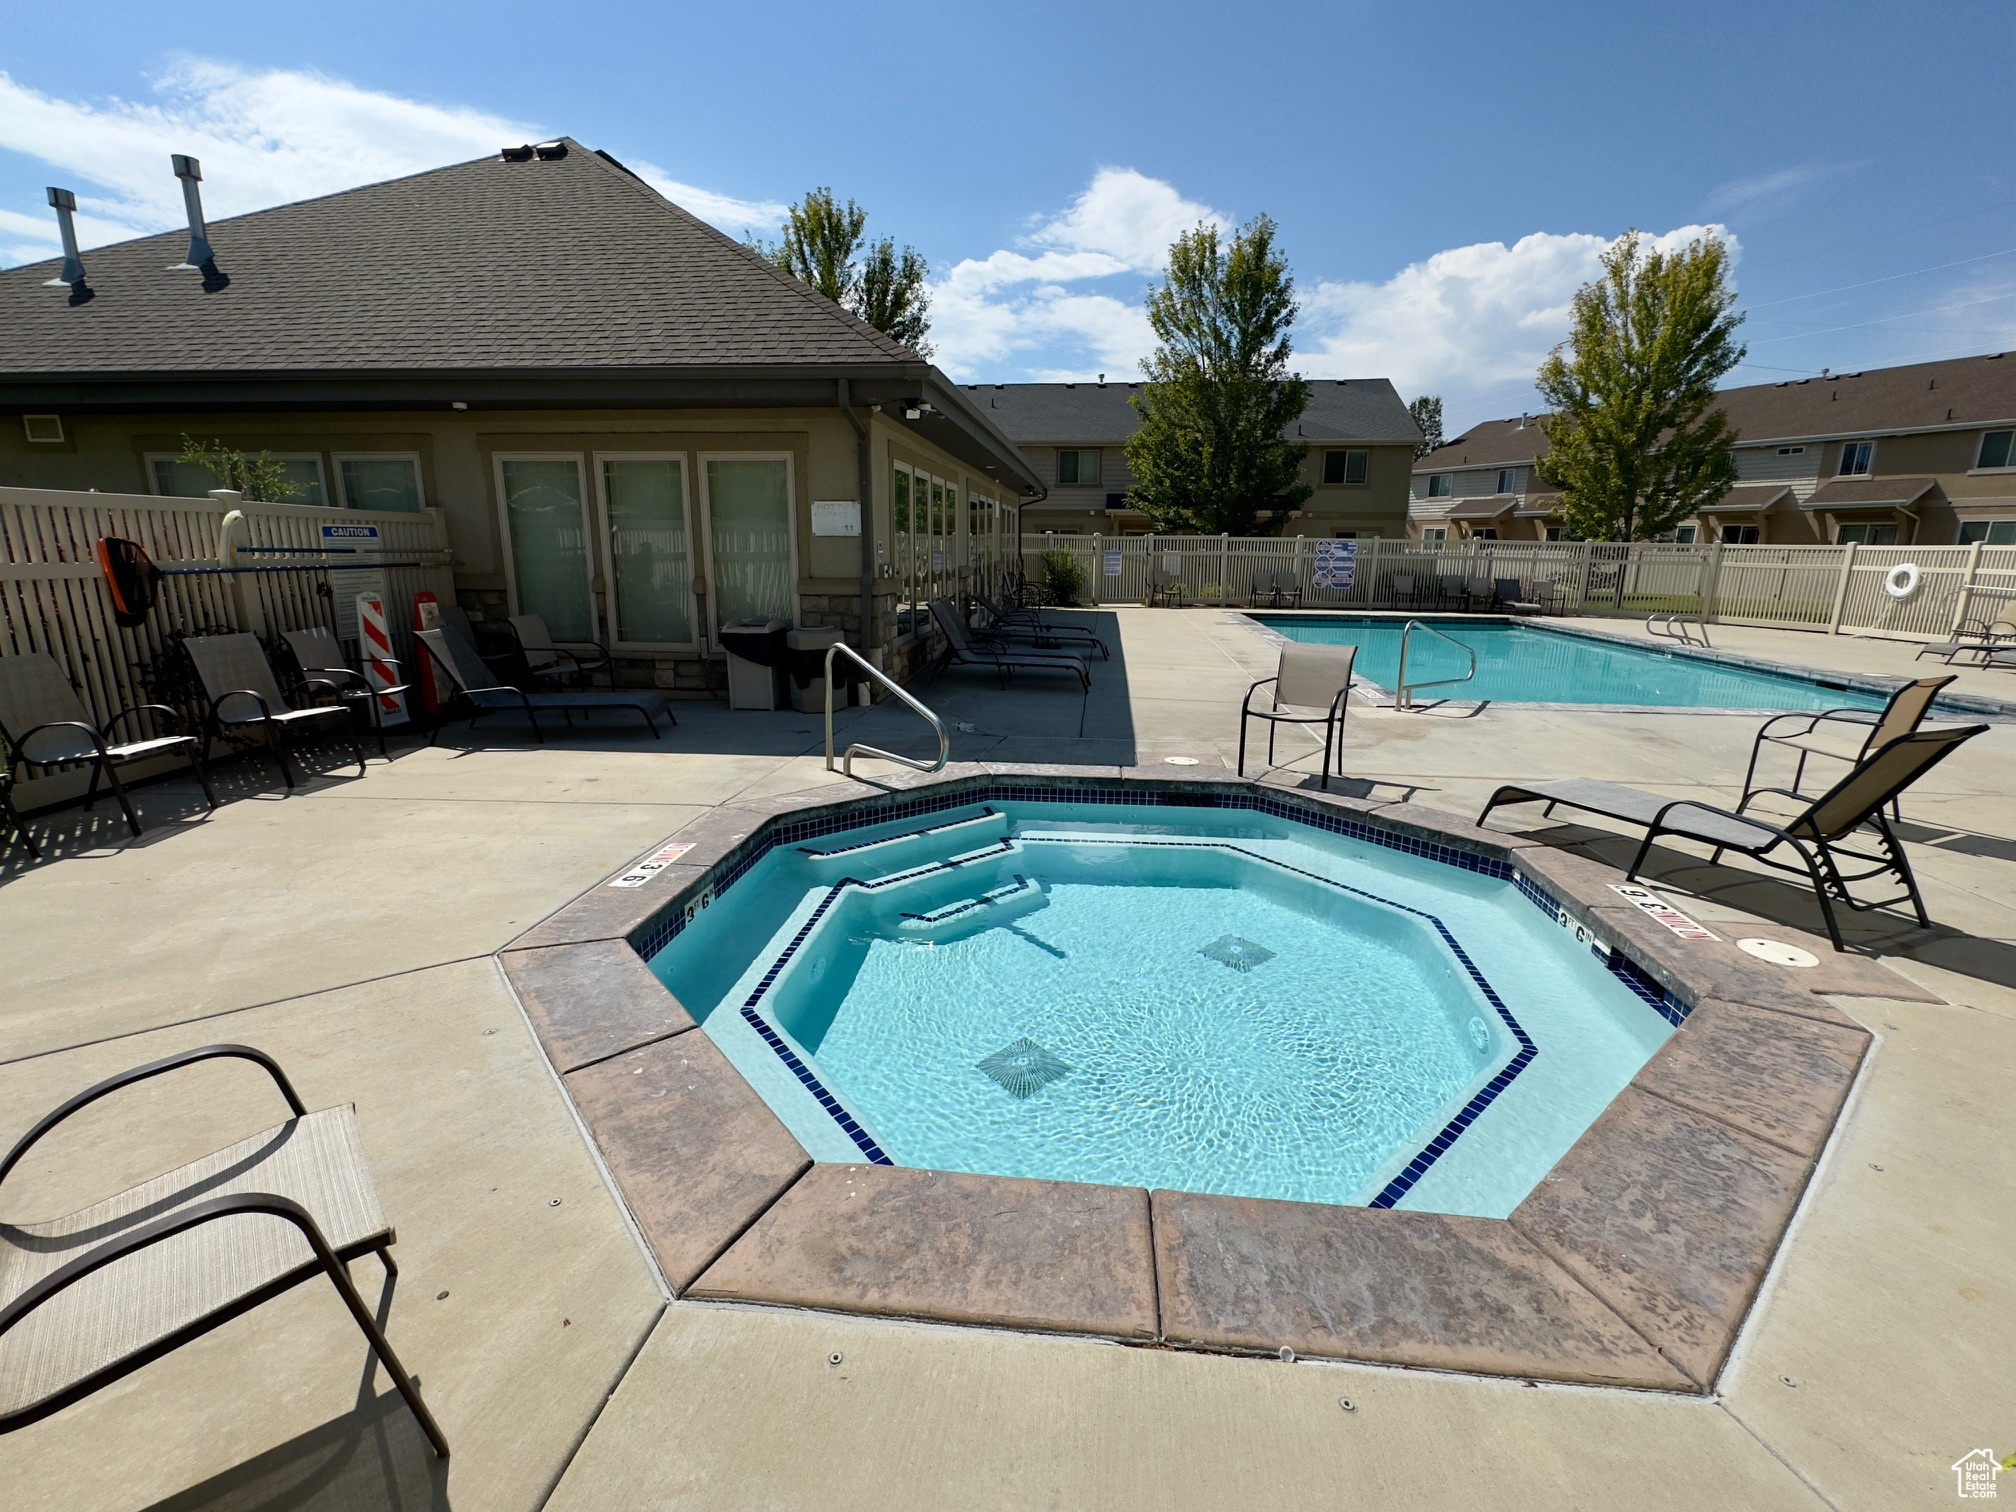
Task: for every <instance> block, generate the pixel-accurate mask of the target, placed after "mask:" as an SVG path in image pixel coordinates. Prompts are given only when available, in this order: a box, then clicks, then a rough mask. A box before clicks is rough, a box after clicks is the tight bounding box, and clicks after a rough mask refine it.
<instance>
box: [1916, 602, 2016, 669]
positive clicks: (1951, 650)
mask: <svg viewBox="0 0 2016 1512" xmlns="http://www.w3.org/2000/svg"><path fill="white" fill-rule="evenodd" d="M2012 650H2016V609H2004V610H2003V611H2002V612H2001V613H2000V614H1998V615H1996V616H1995V618H1994V619H1993V620H1978V619H1970V620H1963V621H1962V622H1961V625H1960V633H1959V634H1957V635H1955V636H1954V637H1953V638H1952V639H1951V640H1944V641H1940V642H1939V643H1938V644H1937V645H1931V646H1920V647H1919V648H1918V655H1917V656H1914V657H1912V658H1911V659H1912V660H1913V661H1917V660H1918V659H1919V657H1925V656H1937V657H1939V658H1941V659H1942V660H1944V661H1945V663H1946V665H1947V666H1949V667H1950V666H1952V665H1953V658H1954V657H1956V656H1975V657H1979V658H1980V660H1981V663H1982V665H1983V666H1986V665H1988V664H1989V663H1991V662H1992V661H1994V659H1995V658H1996V656H1997V655H1999V654H2002V653H2005V652H2008V651H2012Z"/></svg>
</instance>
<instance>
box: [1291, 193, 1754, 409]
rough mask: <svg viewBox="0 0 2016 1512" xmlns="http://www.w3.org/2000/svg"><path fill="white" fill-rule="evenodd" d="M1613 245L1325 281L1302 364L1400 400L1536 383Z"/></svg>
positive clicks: (1665, 242) (1300, 339)
mask: <svg viewBox="0 0 2016 1512" xmlns="http://www.w3.org/2000/svg"><path fill="white" fill-rule="evenodd" d="M1703 237H1719V238H1720V239H1721V240H1722V241H1724V242H1725V243H1726V244H1727V245H1728V246H1729V248H1730V250H1731V252H1732V253H1736V254H1740V252H1741V248H1740V246H1739V245H1738V243H1737V241H1736V238H1735V237H1734V236H1732V235H1731V234H1730V233H1729V232H1728V231H1727V230H1726V229H1725V228H1724V227H1721V226H1716V225H1708V226H1681V227H1679V228H1678V229H1676V230H1673V231H1668V232H1666V233H1664V234H1663V235H1658V236H1649V237H1647V238H1646V242H1647V244H1648V246H1650V247H1653V248H1657V249H1659V250H1661V251H1674V250H1677V249H1678V248H1680V247H1683V246H1685V245H1686V244H1687V243H1688V242H1690V241H1694V240H1697V239H1699V238H1703ZM1610 245H1611V239H1610V238H1608V237H1603V236H1596V235H1592V234H1590V233H1587V232H1573V233H1569V234H1566V235H1557V234H1555V233H1552V232H1545V231H1536V232H1534V233H1533V234H1532V235H1530V236H1524V237H1521V238H1520V239H1519V240H1518V241H1517V242H1514V243H1513V244H1512V245H1511V246H1509V247H1508V246H1506V245H1505V244H1504V243H1503V242H1479V243H1476V244H1475V245H1473V246H1468V247H1454V248H1451V249H1450V250H1448V251H1446V252H1437V253H1436V254H1435V255H1434V256H1432V257H1430V258H1428V259H1426V260H1425V261H1423V262H1418V263H1413V264H1411V265H1409V266H1408V267H1406V268H1403V269H1401V270H1400V272H1398V273H1396V274H1395V275H1394V276H1393V277H1392V278H1389V279H1387V280H1386V281H1385V282H1384V283H1379V284H1373V283H1320V284H1318V285H1317V286H1316V287H1315V289H1314V290H1313V291H1310V292H1308V293H1305V295H1304V296H1303V314H1302V319H1301V321H1300V323H1299V326H1298V334H1297V339H1296V361H1297V365H1298V366H1300V368H1301V369H1302V371H1303V372H1304V373H1307V374H1308V375H1310V376H1311V377H1322V378H1370V377H1383V378H1391V379H1392V380H1393V382H1394V384H1395V386H1397V387H1398V388H1399V389H1400V391H1401V393H1402V394H1416V393H1432V392H1437V391H1443V392H1448V391H1451V390H1453V391H1455V392H1457V393H1461V394H1464V395H1470V394H1482V393H1484V392H1486V391H1489V390H1492V389H1496V388H1500V387H1503V386H1506V385H1510V384H1527V383H1530V382H1531V381H1532V378H1533V374H1534V371H1535V370H1536V369H1537V368H1538V367H1539V365H1540V361H1541V359H1542V358H1543V357H1545V356H1546V355H1547V353H1548V351H1549V350H1550V349H1551V348H1553V347H1554V346H1555V345H1556V344H1557V343H1559V342H1560V341H1561V340H1562V338H1564V337H1565V336H1566V335H1567V334H1568V315H1569V306H1570V303H1571V302H1572V300H1573V299H1574V296H1575V291H1576V289H1578V288H1580V287H1581V286H1582V285H1583V284H1585V283H1587V282H1588V281H1589V280H1590V279H1591V278H1593V277H1595V276H1596V274H1597V272H1598V269H1599V265H1600V260H1601V258H1602V256H1603V253H1604V251H1605V250H1606V249H1607V248H1608V247H1609V246H1610Z"/></svg>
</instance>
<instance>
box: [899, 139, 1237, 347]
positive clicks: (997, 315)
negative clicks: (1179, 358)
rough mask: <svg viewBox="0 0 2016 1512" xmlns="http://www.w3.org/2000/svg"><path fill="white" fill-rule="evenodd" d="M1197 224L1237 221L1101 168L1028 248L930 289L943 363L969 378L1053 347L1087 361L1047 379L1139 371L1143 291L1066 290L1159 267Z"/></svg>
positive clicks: (1034, 231) (965, 268)
mask: <svg viewBox="0 0 2016 1512" xmlns="http://www.w3.org/2000/svg"><path fill="white" fill-rule="evenodd" d="M1199 225H1213V226H1217V227H1219V228H1220V229H1221V230H1222V229H1224V228H1226V227H1228V226H1230V225H1231V221H1230V220H1229V219H1228V218H1227V217H1225V216H1224V215H1222V214H1220V213H1219V212H1218V211H1216V210H1214V209H1212V208H1211V207H1210V206H1209V205H1205V204H1200V203H1198V202H1196V201H1194V200H1186V199H1185V198H1183V196H1182V195H1181V194H1179V193H1177V191H1176V190H1175V188H1173V187H1172V186H1171V185H1169V184H1167V183H1164V182H1163V181H1162V180H1161V179H1154V178H1149V177H1148V176H1147V175H1146V174H1144V173H1137V172H1135V171H1134V170H1133V169H1131V168H1102V169H1100V170H1099V171H1098V172H1097V173H1096V174H1094V175H1093V177H1092V182H1091V184H1090V185H1088V186H1087V187H1086V189H1085V191H1084V192H1083V193H1082V194H1080V195H1079V196H1078V197H1077V198H1076V199H1074V200H1073V201H1072V202H1071V204H1070V205H1069V206H1068V207H1067V208H1066V209H1065V210H1063V211H1062V212H1061V213H1059V214H1057V215H1055V216H1052V217H1051V218H1050V219H1048V220H1043V219H1042V218H1041V217H1038V218H1037V221H1036V224H1035V225H1034V226H1033V227H1032V228H1031V230H1030V231H1029V233H1028V235H1026V236H1024V237H1022V238H1021V246H1022V247H1023V248H1025V249H1026V250H1023V251H1013V250H1008V249H1005V248H1004V249H1003V250H1001V251H998V252H993V253H990V254H989V255H988V256H986V257H980V258H967V259H965V260H963V261H961V262H958V263H955V264H953V266H952V268H951V269H950V271H949V272H947V273H946V274H945V276H944V277H943V278H942V279H941V280H939V281H938V282H937V283H935V284H933V285H932V286H931V340H932V342H933V344H934V345H935V346H936V347H937V349H938V361H939V362H940V364H941V365H943V366H944V368H945V369H946V371H947V372H950V373H951V374H953V375H954V376H955V377H970V376H974V375H975V374H976V372H977V371H978V369H979V368H980V367H981V366H982V365H985V364H999V363H1001V362H1003V361H1005V360H1007V359H1008V358H1010V357H1012V356H1014V355H1015V354H1017V353H1026V352H1031V351H1035V350H1039V349H1047V350H1048V351H1049V352H1050V353H1051V355H1052V356H1053V357H1073V358H1082V361H1083V363H1084V366H1083V367H1082V368H1081V367H1077V366H1073V367H1068V368H1059V369H1055V370H1051V369H1044V370H1042V371H1041V372H1040V373H1039V375H1038V376H1040V377H1042V378H1046V379H1047V378H1076V377H1081V376H1085V377H1089V376H1090V375H1091V374H1092V373H1093V372H1094V371H1095V370H1099V371H1107V372H1112V373H1114V374H1116V375H1120V374H1128V373H1131V372H1133V371H1134V369H1135V368H1136V366H1137V365H1138V364H1139V362H1140V360H1141V358H1142V357H1143V355H1145V354H1146V353H1147V351H1148V350H1149V348H1150V347H1151V346H1152V345H1153V337H1152V336H1151V334H1150V332H1149V329H1148V318H1147V316H1146V315H1145V314H1144V313H1143V312H1142V307H1141V304H1140V302H1139V297H1138V294H1136V296H1135V298H1134V299H1133V301H1132V302H1130V301H1129V300H1127V299H1122V298H1120V297H1118V296H1116V295H1115V294H1113V293H1111V292H1108V291H1105V290H1095V291H1086V290H1074V289H1072V288H1070V287H1069V286H1070V285H1073V284H1082V283H1087V282H1093V281H1097V280H1102V279H1113V278H1119V277H1123V276H1127V275H1133V276H1135V277H1137V278H1138V277H1141V276H1144V275H1153V274H1155V273H1158V272H1160V271H1161V268H1162V262H1163V259H1164V257H1166V256H1167V254H1168V251H1169V244H1170V243H1171V242H1173V241H1175V240H1176V238H1177V236H1178V235H1180V234H1181V233H1182V232H1185V231H1189V230H1193V229H1195V228H1196V227H1197V226H1199ZM1130 292H1133V291H1130Z"/></svg>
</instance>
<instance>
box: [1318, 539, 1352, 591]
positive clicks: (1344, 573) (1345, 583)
mask: <svg viewBox="0 0 2016 1512" xmlns="http://www.w3.org/2000/svg"><path fill="white" fill-rule="evenodd" d="M1314 550H1315V554H1316V564H1315V570H1314V571H1313V572H1312V573H1311V574H1310V579H1309V582H1310V586H1311V587H1314V588H1349V587H1350V586H1351V585H1352V584H1353V583H1355V582H1356V581H1357V580H1358V543H1357V542H1356V541H1318V542H1316V543H1315V547H1314Z"/></svg>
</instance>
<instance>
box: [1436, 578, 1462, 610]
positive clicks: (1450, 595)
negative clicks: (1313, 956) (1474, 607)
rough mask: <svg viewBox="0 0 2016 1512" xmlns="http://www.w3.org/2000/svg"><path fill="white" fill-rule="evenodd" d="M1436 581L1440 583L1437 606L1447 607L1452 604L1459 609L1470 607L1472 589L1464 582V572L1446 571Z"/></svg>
mask: <svg viewBox="0 0 2016 1512" xmlns="http://www.w3.org/2000/svg"><path fill="white" fill-rule="evenodd" d="M1436 582H1437V583H1438V584H1439V585H1440V592H1439V593H1437V595H1436V607H1437V608H1446V607H1447V606H1449V605H1451V604H1454V605H1455V606H1456V607H1457V608H1458V609H1467V608H1468V607H1469V605H1470V590H1469V588H1468V587H1467V586H1466V585H1465V583H1464V579H1463V574H1462V573H1460V572H1445V573H1443V574H1441V575H1440V576H1439V577H1438V578H1437V579H1436Z"/></svg>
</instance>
